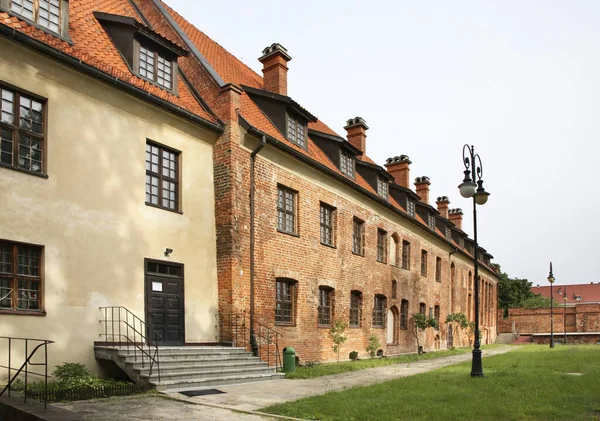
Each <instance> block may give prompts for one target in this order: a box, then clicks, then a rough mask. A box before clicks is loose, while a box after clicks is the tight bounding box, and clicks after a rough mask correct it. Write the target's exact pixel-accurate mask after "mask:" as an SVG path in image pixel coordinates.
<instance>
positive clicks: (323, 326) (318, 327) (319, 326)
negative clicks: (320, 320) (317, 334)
mask: <svg viewBox="0 0 600 421" xmlns="http://www.w3.org/2000/svg"><path fill="white" fill-rule="evenodd" d="M317 329H331V325H317Z"/></svg>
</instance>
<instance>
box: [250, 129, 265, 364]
mask: <svg viewBox="0 0 600 421" xmlns="http://www.w3.org/2000/svg"><path fill="white" fill-rule="evenodd" d="M266 144H267V137H266V136H265V135H264V134H263V135H262V136H261V141H260V144H259V145H258V146H257V147H256V148H255V149H254V150H253V151H252V153H251V154H250V347H251V348H252V354H254V356H255V357H258V343H257V342H256V334H255V332H254V184H255V183H254V162H255V160H256V155H258V153H259V152H260V150H261V149H262V148H263V147H264V146H265V145H266Z"/></svg>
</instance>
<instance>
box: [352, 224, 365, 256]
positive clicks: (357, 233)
mask: <svg viewBox="0 0 600 421" xmlns="http://www.w3.org/2000/svg"><path fill="white" fill-rule="evenodd" d="M364 245H365V223H364V221H361V220H360V219H358V218H354V219H353V220H352V253H354V254H358V255H359V256H364V255H365V249H364Z"/></svg>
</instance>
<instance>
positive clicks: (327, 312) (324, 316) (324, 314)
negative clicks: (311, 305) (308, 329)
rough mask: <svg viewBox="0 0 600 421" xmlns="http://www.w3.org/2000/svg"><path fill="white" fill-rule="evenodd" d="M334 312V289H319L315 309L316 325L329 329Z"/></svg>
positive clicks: (322, 287)
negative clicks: (317, 303) (317, 302)
mask: <svg viewBox="0 0 600 421" xmlns="http://www.w3.org/2000/svg"><path fill="white" fill-rule="evenodd" d="M333 310H334V289H333V288H331V287H328V286H320V287H319V305H318V307H317V325H318V326H319V327H331V323H332V321H333Z"/></svg>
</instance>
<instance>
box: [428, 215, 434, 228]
mask: <svg viewBox="0 0 600 421" xmlns="http://www.w3.org/2000/svg"><path fill="white" fill-rule="evenodd" d="M428 225H429V228H430V229H431V230H433V231H435V216H433V215H428Z"/></svg>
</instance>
